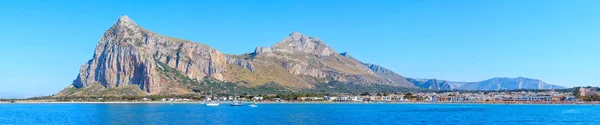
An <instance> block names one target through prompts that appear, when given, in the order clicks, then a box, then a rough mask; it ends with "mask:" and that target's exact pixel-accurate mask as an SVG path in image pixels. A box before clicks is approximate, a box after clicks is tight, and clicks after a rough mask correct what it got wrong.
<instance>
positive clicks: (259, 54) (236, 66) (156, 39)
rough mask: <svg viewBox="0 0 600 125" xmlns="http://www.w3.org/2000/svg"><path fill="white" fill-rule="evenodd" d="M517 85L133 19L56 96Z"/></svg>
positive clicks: (315, 46) (295, 35) (299, 37)
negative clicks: (152, 26) (407, 71)
mask: <svg viewBox="0 0 600 125" xmlns="http://www.w3.org/2000/svg"><path fill="white" fill-rule="evenodd" d="M516 81H517V82H521V83H519V84H518V88H523V87H529V88H531V87H533V86H535V85H537V86H538V88H560V86H555V85H551V84H547V83H545V82H538V81H539V80H537V81H536V80H530V79H525V78H522V79H519V80H516ZM502 82H511V83H510V84H504V83H502ZM514 82H515V80H512V81H511V80H490V81H488V82H483V81H482V84H475V82H473V83H467V82H448V81H444V80H435V79H433V80H432V79H427V80H425V79H412V78H406V77H404V76H402V75H400V74H398V73H396V72H394V71H392V70H390V69H387V68H385V67H382V66H379V65H376V64H371V63H366V62H363V61H360V60H358V59H356V58H354V57H352V56H350V54H349V53H348V52H343V53H337V52H336V51H335V50H334V49H333V48H332V47H331V46H328V45H327V44H326V43H325V42H323V41H322V40H321V39H319V38H316V37H311V36H307V35H304V34H301V33H299V32H291V33H290V34H289V35H288V36H286V37H284V38H283V39H282V40H281V41H279V42H277V43H275V44H274V45H272V46H270V47H256V49H255V50H254V51H253V52H249V53H246V54H241V55H233V54H224V53H222V52H220V51H219V50H217V49H215V48H212V47H210V46H209V45H206V44H202V43H197V42H193V41H189V40H182V39H178V38H174V37H169V36H164V35H161V34H158V33H155V32H152V31H150V30H147V29H144V28H142V27H141V26H139V25H138V24H137V23H135V21H133V20H132V19H130V18H129V17H128V16H121V17H119V19H118V20H117V22H116V23H115V24H114V25H112V26H111V27H110V28H109V29H108V30H106V32H105V33H104V34H103V36H102V37H101V38H100V40H99V41H98V43H97V44H96V47H95V51H94V54H93V58H92V59H90V60H88V61H87V62H86V63H84V64H83V65H82V66H81V67H80V71H79V74H78V76H77V77H76V79H75V80H73V83H72V84H71V85H70V86H68V87H66V88H65V89H64V90H63V91H61V92H59V93H57V94H55V95H56V96H105V95H108V96H118V95H170V94H176V95H178V94H197V93H202V92H204V91H206V90H207V88H210V87H220V88H221V89H230V87H233V86H238V87H239V88H242V89H248V90H251V89H253V88H260V87H263V88H264V87H266V88H277V90H278V91H283V90H285V91H290V92H297V91H306V90H322V91H327V89H337V88H333V87H334V86H335V87H339V88H347V89H348V88H365V86H377V87H379V88H382V87H388V88H385V89H381V90H393V89H403V88H408V89H412V88H417V87H421V88H426V89H433V90H466V89H503V87H504V88H510V87H512V88H514V87H513V86H514ZM483 83H486V84H483ZM536 83H537V84H536ZM344 85H347V86H352V87H344ZM491 85H497V86H500V87H497V88H493V87H491ZM317 87H326V88H317ZM390 88H392V89H390ZM369 90H376V89H369ZM336 91H339V89H338V90H336ZM352 91H360V90H352Z"/></svg>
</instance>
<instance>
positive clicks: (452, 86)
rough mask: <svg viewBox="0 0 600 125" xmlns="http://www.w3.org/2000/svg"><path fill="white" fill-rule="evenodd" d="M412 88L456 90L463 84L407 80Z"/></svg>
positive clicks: (432, 80)
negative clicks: (411, 84)
mask: <svg viewBox="0 0 600 125" xmlns="http://www.w3.org/2000/svg"><path fill="white" fill-rule="evenodd" d="M407 80H408V81H410V82H411V83H413V85H414V86H417V87H419V88H425V89H433V90H457V89H458V88H459V87H461V86H462V85H464V84H465V82H451V81H446V80H438V79H413V78H407Z"/></svg>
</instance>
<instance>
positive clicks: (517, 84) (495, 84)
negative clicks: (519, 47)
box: [407, 77, 565, 90]
mask: <svg viewBox="0 0 600 125" xmlns="http://www.w3.org/2000/svg"><path fill="white" fill-rule="evenodd" d="M407 80H408V81H410V82H412V83H413V84H414V85H415V86H418V87H420V88H427V89H434V90H514V89H562V88H565V87H562V86H557V85H552V84H548V83H546V82H544V81H541V80H537V79H531V78H524V77H517V78H500V77H497V78H492V79H488V80H484V81H479V82H453V81H446V80H437V79H413V78H407Z"/></svg>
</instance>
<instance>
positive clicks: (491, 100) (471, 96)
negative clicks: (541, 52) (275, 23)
mask: <svg viewBox="0 0 600 125" xmlns="http://www.w3.org/2000/svg"><path fill="white" fill-rule="evenodd" d="M575 89H576V92H573V91H558V90H557V91H555V90H538V91H486V92H466V91H464V92H461V91H454V92H414V93H410V92H407V93H387V92H380V93H368V92H364V93H359V94H350V93H338V94H264V95H263V94H257V95H251V94H245V93H244V94H242V95H237V96H234V95H200V96H193V95H189V96H179V97H168V96H165V97H161V96H148V97H88V98H83V97H80V98H75V99H69V100H66V99H62V100H60V99H52V98H42V99H26V100H17V101H16V102H17V103H19V102H24V103H26V102H39V103H43V102H75V103H77V102H98V103H102V102H129V103H205V102H210V101H219V102H223V103H227V102H230V101H233V100H239V101H244V102H256V103H474V104H478V103H482V104H597V103H599V102H598V101H600V100H598V97H599V96H600V91H599V88H594V87H587V88H575ZM90 98H91V99H90ZM115 98H117V99H115ZM3 102H4V103H7V102H8V100H4V101H3ZM11 102H13V103H14V102H15V101H14V100H13V101H11Z"/></svg>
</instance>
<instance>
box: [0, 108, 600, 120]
mask: <svg viewBox="0 0 600 125" xmlns="http://www.w3.org/2000/svg"><path fill="white" fill-rule="evenodd" d="M0 124H19V125H21V124H31V125H38V124H61V125H62V124H72V125H85V124H96V125H111V124H214V125H232V124H234V125H235V124H267V125H289V124H298V125H315V124H333V125H347V124H359V125H365V124H372V125H381V124H473V125H480V124H541V125H546V124H568V125H576V124H600V106H593V105H489V104H466V105H461V104H259V107H257V108H251V107H249V106H247V105H246V106H243V107H231V106H229V105H221V106H219V107H207V106H205V105H201V104H174V105H170V104H0Z"/></svg>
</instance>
